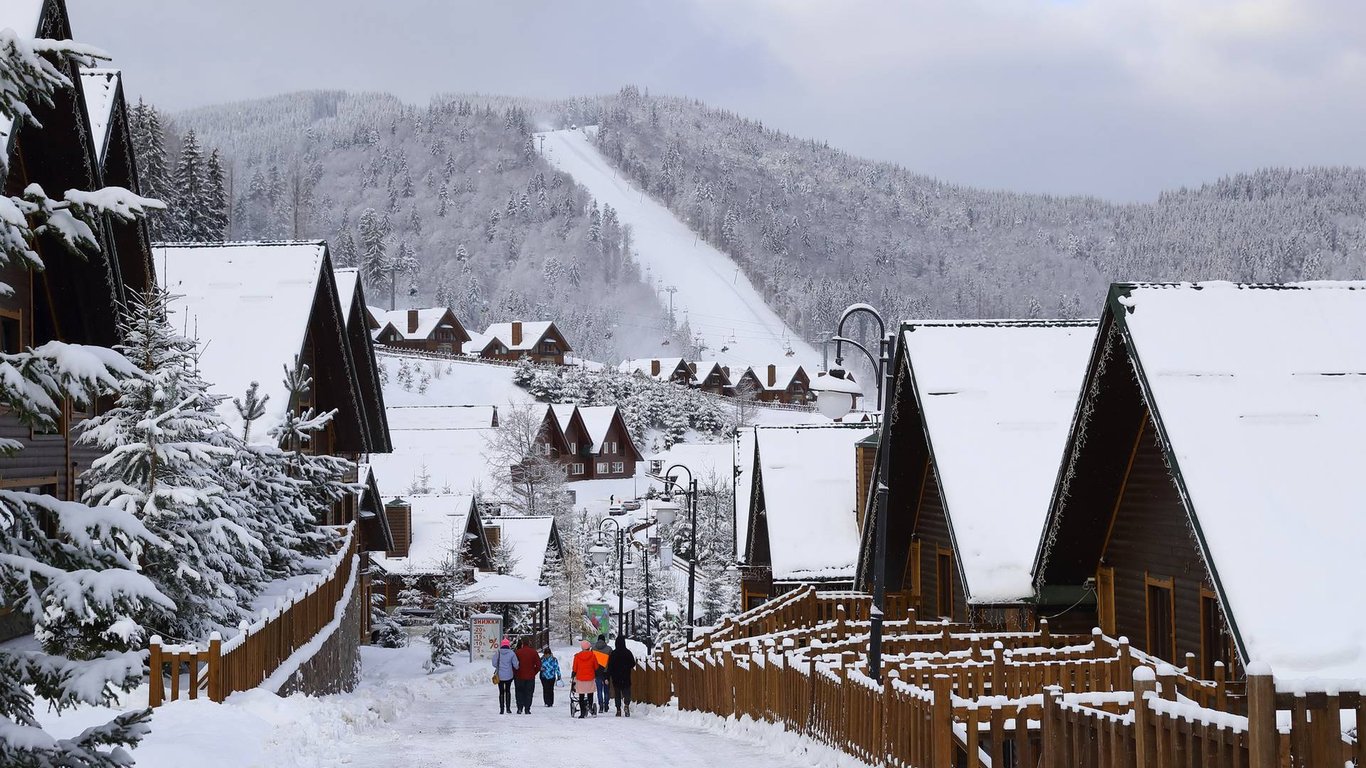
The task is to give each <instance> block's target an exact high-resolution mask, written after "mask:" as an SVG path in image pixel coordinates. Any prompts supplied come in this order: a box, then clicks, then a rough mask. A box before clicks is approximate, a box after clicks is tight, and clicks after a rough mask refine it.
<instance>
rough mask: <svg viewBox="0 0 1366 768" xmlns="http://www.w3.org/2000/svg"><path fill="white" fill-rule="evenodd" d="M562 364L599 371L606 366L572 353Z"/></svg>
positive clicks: (481, 347) (566, 356)
mask: <svg viewBox="0 0 1366 768" xmlns="http://www.w3.org/2000/svg"><path fill="white" fill-rule="evenodd" d="M479 348H480V349H483V346H480V347H479ZM564 364H565V365H570V366H574V367H576V368H583V369H584V370H588V371H601V370H605V369H606V368H607V367H608V366H606V365H604V364H602V363H599V362H597V361H596V360H587V359H585V358H582V357H575V356H574V355H565V356H564Z"/></svg>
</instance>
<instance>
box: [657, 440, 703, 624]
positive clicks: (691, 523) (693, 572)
mask: <svg viewBox="0 0 1366 768" xmlns="http://www.w3.org/2000/svg"><path fill="white" fill-rule="evenodd" d="M675 469H681V470H683V471H684V472H687V473H688V484H687V486H684V485H682V484H681V483H679V482H678V480H677V479H676V478H675V475H674V473H673V471H674V470H675ZM659 479H660V480H661V481H662V482H663V483H664V500H665V501H666V502H669V506H668V507H666V508H665V509H664V510H663V512H664V516H660V509H659V507H655V516H656V517H658V518H659V520H660V521H661V522H664V524H665V525H668V524H669V523H672V522H673V520H674V518H675V516H676V515H677V514H678V505H676V504H674V503H673V489H674V488H677V489H678V490H679V491H681V492H682V493H683V495H684V497H685V498H686V499H687V501H688V528H689V543H688V642H690V643H691V642H692V632H693V629H692V628H693V596H694V595H695V594H696V591H697V479H696V478H694V477H693V476H692V470H690V469H688V468H687V467H685V466H683V465H682V464H675V465H673V466H671V467H669V468H668V469H666V470H664V476H663V477H660V478H659ZM666 517H667V521H666Z"/></svg>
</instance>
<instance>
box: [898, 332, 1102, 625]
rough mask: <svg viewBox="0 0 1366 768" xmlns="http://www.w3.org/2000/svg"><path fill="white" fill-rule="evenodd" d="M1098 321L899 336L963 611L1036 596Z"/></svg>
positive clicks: (908, 333) (904, 334) (907, 333)
mask: <svg viewBox="0 0 1366 768" xmlns="http://www.w3.org/2000/svg"><path fill="white" fill-rule="evenodd" d="M1095 335H1096V323H1095V322H1093V321H1019V322H1015V321H972V322H961V323H959V322H955V323H923V324H915V325H912V326H910V328H909V330H906V331H905V332H904V333H903V334H902V336H903V342H904V344H905V345H906V351H907V359H908V362H909V366H910V375H911V379H912V382H913V385H914V387H915V397H916V402H917V403H918V404H919V407H920V410H921V413H922V414H923V416H924V420H925V431H926V433H927V434H928V439H929V444H930V451H931V454H932V455H933V457H934V468H935V472H936V474H937V476H938V478H939V488H940V492H941V493H942V494H943V498H944V508H945V511H946V513H947V515H948V520H949V529H950V531H951V532H952V535H953V540H954V547H955V549H956V551H957V553H958V558H959V562H960V563H961V564H962V570H963V576H964V578H965V579H966V582H967V592H968V602H970V603H999V602H1009V601H1016V600H1022V599H1025V598H1028V597H1030V596H1031V595H1032V594H1033V578H1032V572H1033V567H1034V555H1035V553H1036V551H1037V549H1038V543H1039V535H1040V532H1041V531H1042V529H1043V525H1044V520H1045V518H1046V517H1047V515H1048V505H1049V502H1050V500H1051V499H1052V495H1053V483H1054V481H1055V480H1056V479H1057V475H1058V465H1059V463H1060V462H1061V460H1062V453H1063V448H1064V447H1065V445H1066V443H1067V435H1068V431H1069V429H1070V427H1071V425H1072V414H1073V412H1074V411H1075V410H1076V405H1077V397H1078V395H1079V393H1080V391H1081V385H1082V382H1083V380H1084V379H1085V377H1086V365H1087V360H1088V359H1089V356H1090V352H1091V345H1092V342H1093V340H1094V339H1095Z"/></svg>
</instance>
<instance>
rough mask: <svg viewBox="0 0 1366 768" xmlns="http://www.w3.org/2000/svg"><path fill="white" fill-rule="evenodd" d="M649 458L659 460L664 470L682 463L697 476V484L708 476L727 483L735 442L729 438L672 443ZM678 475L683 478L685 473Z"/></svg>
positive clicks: (733, 462) (729, 478)
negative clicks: (721, 440) (718, 440)
mask: <svg viewBox="0 0 1366 768" xmlns="http://www.w3.org/2000/svg"><path fill="white" fill-rule="evenodd" d="M649 459H650V461H658V462H660V463H661V464H662V465H663V469H666V470H667V469H668V468H669V467H671V466H673V465H675V464H682V465H683V466H685V467H687V468H688V471H689V472H692V474H693V477H695V478H697V483H698V485H702V484H703V482H704V480H705V479H707V478H710V477H715V478H717V479H718V480H719V481H720V482H722V483H724V484H729V483H730V480H731V478H732V477H733V476H734V472H732V468H733V467H734V466H735V444H734V443H732V442H731V441H729V440H727V441H726V442H723V443H674V444H673V445H672V446H671V447H669V448H668V449H666V450H663V451H660V452H659V453H656V454H654V455H652V456H650V457H649ZM679 477H680V479H683V478H686V477H687V475H685V474H684V475H680V476H679Z"/></svg>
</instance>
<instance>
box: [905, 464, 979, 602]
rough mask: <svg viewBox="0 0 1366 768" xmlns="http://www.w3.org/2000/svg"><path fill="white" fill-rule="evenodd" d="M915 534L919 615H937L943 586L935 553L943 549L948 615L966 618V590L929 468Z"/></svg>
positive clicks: (940, 500)
mask: <svg viewBox="0 0 1366 768" xmlns="http://www.w3.org/2000/svg"><path fill="white" fill-rule="evenodd" d="M915 537H916V540H918V541H919V542H920V589H921V593H920V605H918V606H916V607H917V610H919V611H920V615H921V616H926V617H929V616H933V617H938V616H939V615H940V612H939V608H938V597H939V593H940V590H941V589H942V588H943V585H941V584H940V581H939V553H940V552H946V553H948V554H949V556H950V563H951V565H952V569H951V573H952V577H951V578H952V582H951V583H950V584H949V585H948V588H949V589H950V590H952V592H953V612H952V615H951V616H950V617H949V618H952V619H955V620H966V619H967V615H968V609H967V599H966V590H965V589H964V588H963V579H962V577H961V576H960V575H959V574H960V571H959V568H958V558H957V555H956V553H954V551H953V541H952V539H951V537H950V536H949V524H948V519H947V518H946V517H945V516H944V504H943V500H942V499H941V498H940V494H939V479H938V477H937V476H936V473H935V472H934V471H933V470H930V472H929V474H928V475H927V476H926V478H925V485H924V489H923V492H922V494H921V499H920V504H919V506H918V508H917V510H916V515H915Z"/></svg>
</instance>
